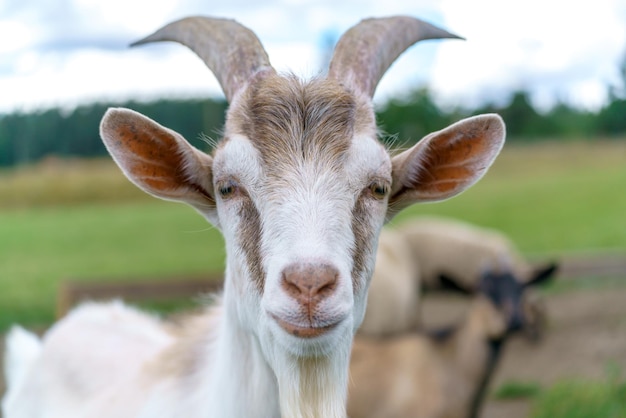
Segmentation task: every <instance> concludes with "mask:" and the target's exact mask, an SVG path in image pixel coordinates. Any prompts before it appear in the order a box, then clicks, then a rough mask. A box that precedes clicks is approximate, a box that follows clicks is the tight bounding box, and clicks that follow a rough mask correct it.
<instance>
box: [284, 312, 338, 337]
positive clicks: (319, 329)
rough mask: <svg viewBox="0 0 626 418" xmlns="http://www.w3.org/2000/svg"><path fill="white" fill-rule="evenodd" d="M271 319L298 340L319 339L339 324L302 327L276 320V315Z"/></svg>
mask: <svg viewBox="0 0 626 418" xmlns="http://www.w3.org/2000/svg"><path fill="white" fill-rule="evenodd" d="M272 317H273V318H274V320H275V321H276V323H277V324H278V325H279V326H280V327H281V328H282V329H283V330H285V331H287V332H288V333H289V334H291V335H293V336H294V337H298V338H315V337H319V336H321V335H323V334H326V333H327V332H328V331H330V330H332V329H333V328H335V327H336V326H337V325H338V324H339V322H335V323H333V324H330V325H324V326H313V325H312V326H302V325H296V324H293V323H291V322H287V321H285V320H283V319H280V318H278V317H277V316H276V315H272Z"/></svg>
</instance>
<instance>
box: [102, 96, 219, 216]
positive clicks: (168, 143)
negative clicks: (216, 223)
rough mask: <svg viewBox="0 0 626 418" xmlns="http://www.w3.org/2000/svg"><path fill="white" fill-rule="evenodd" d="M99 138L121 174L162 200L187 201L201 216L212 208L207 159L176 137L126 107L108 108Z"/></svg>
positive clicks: (181, 138)
mask: <svg viewBox="0 0 626 418" xmlns="http://www.w3.org/2000/svg"><path fill="white" fill-rule="evenodd" d="M100 136H101V137H102V140H103V141H104V145H105V146H106V148H107V150H108V151H109V153H110V154H111V156H112V157H113V159H114V160H115V162H116V163H117V165H118V166H119V167H120V168H121V169H122V171H123V172H124V174H125V175H126V177H128V178H129V179H130V181H132V182H133V183H134V184H135V185H137V186H138V187H139V188H140V189H142V190H143V191H145V192H147V193H149V194H151V195H153V196H156V197H159V198H161V199H167V200H176V201H181V202H185V203H188V204H190V205H192V206H193V207H195V208H196V209H198V210H199V211H200V212H202V213H203V214H205V215H208V216H210V215H211V213H210V212H212V211H213V210H214V209H215V199H214V198H213V196H214V195H213V186H212V179H211V166H212V159H211V157H209V156H208V155H206V154H204V153H202V152H200V151H198V150H197V149H196V148H194V147H193V146H191V144H189V143H188V142H187V141H186V140H185V139H184V138H183V137H182V136H181V135H179V134H178V133H176V132H174V131H172V130H170V129H167V128H165V127H163V126H161V125H159V124H158V123H156V122H154V121H153V120H151V119H149V118H147V117H145V116H143V115H141V114H139V113H137V112H134V111H132V110H129V109H121V108H118V109H109V110H107V112H106V114H105V115H104V117H103V118H102V122H101V123H100Z"/></svg>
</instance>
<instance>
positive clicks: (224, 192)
mask: <svg viewBox="0 0 626 418" xmlns="http://www.w3.org/2000/svg"><path fill="white" fill-rule="evenodd" d="M217 190H218V191H219V193H220V196H222V199H228V198H229V197H231V196H233V195H234V194H235V191H236V190H237V185H236V184H235V182H233V181H232V180H228V181H225V182H223V183H220V184H219V185H218V187H217Z"/></svg>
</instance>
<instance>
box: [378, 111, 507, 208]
mask: <svg viewBox="0 0 626 418" xmlns="http://www.w3.org/2000/svg"><path fill="white" fill-rule="evenodd" d="M504 137H505V127H504V122H503V121H502V118H500V116H498V115H495V114H489V115H481V116H474V117H471V118H467V119H464V120H462V121H460V122H457V123H455V124H454V125H451V126H449V127H447V128H445V129H443V130H441V131H439V132H435V133H432V134H430V135H428V136H426V137H425V138H423V139H422V140H421V141H419V142H418V143H417V144H416V145H415V146H413V147H412V148H410V149H408V150H406V151H404V152H403V153H401V154H399V155H397V156H395V157H394V158H393V159H392V167H393V168H392V170H393V173H392V176H393V180H392V181H393V184H392V192H391V197H390V199H389V209H388V211H387V212H388V213H387V218H388V219H391V218H392V217H393V216H394V215H395V214H396V213H398V212H399V211H400V210H402V209H404V208H405V207H407V206H409V205H412V204H413V203H417V202H434V201H438V200H444V199H447V198H449V197H452V196H454V195H457V194H459V193H461V192H462V191H464V190H466V189H468V188H469V187H470V186H472V185H473V184H474V183H476V182H477V181H478V180H479V179H480V178H481V177H482V176H483V175H484V174H485V173H486V172H487V169H488V168H489V166H490V165H491V163H493V161H494V159H495V158H496V156H497V155H498V153H499V152H500V150H501V149H502V146H503V145H504Z"/></svg>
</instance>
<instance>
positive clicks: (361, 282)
mask: <svg viewBox="0 0 626 418" xmlns="http://www.w3.org/2000/svg"><path fill="white" fill-rule="evenodd" d="M451 37H454V36H453V35H450V34H449V33H447V32H445V31H443V30H441V29H438V28H436V27H434V26H431V25H429V24H427V23H425V22H422V21H420V20H417V19H413V18H410V17H402V16H399V17H391V18H382V19H368V20H364V21H362V22H361V23H359V24H357V25H356V26H354V27H353V28H351V29H350V30H349V31H348V32H347V33H346V34H344V35H343V36H342V38H341V39H340V40H339V43H338V45H337V47H336V49H335V52H334V55H333V57H332V60H331V63H330V68H329V71H328V75H327V77H325V78H316V79H313V80H311V81H301V80H299V79H297V78H296V77H295V76H292V75H280V74H278V73H277V72H276V71H275V70H274V69H273V68H272V67H271V65H270V63H269V60H268V57H267V54H266V53H265V51H264V50H263V47H262V46H261V43H260V42H259V40H258V39H257V37H256V36H255V35H254V34H253V33H252V32H251V31H250V30H248V29H247V28H245V27H243V26H241V25H240V24H238V23H236V22H234V21H232V20H224V19H215V18H206V17H192V18H186V19H182V20H180V21H177V22H174V23H171V24H169V25H167V26H165V27H164V28H162V29H160V30H159V31H157V32H156V33H155V34H153V35H151V36H149V37H147V38H146V39H144V40H142V41H140V42H139V43H145V42H153V41H165V40H170V41H177V42H180V43H182V44H184V45H186V46H188V47H190V48H191V49H192V50H193V51H194V52H196V53H197V54H198V55H199V56H200V57H201V58H202V59H203V60H204V62H205V63H206V64H207V66H208V67H209V68H210V69H211V70H212V71H213V72H214V73H215V75H216V76H217V78H218V80H219V82H220V84H221V86H222V88H223V90H224V92H225V94H226V98H227V99H228V101H229V102H230V108H229V110H228V113H227V118H226V124H225V129H224V137H223V139H222V140H221V142H220V143H219V145H218V146H217V147H216V149H215V150H214V152H213V154H212V155H207V154H204V153H202V152H200V151H198V150H197V149H195V148H193V147H192V146H191V145H189V143H188V142H187V141H186V140H185V139H183V138H182V137H181V136H180V135H179V134H177V133H176V132H173V131H171V130H169V129H167V128H165V127H163V126H161V125H159V124H157V123H156V122H154V121H152V120H150V119H148V118H146V117H144V116H142V115H140V114H138V113H135V112H133V111H131V110H127V109H110V110H109V111H108V112H107V113H106V115H105V116H104V118H103V120H102V124H101V135H102V138H103V140H104V142H105V145H106V147H107V149H108V150H109V152H110V153H111V155H112V156H113V158H114V160H115V161H116V162H117V164H118V165H119V166H120V168H121V169H122V171H123V172H124V173H125V174H126V176H127V177H128V178H129V179H130V180H131V181H132V182H133V183H135V184H136V185H137V186H138V187H140V188H141V189H143V190H144V191H146V192H148V193H150V194H152V195H154V196H157V197H160V198H163V199H169V200H176V201H181V202H185V203H187V204H189V205H191V206H193V207H194V208H195V209H196V210H197V211H198V212H200V213H201V214H202V215H203V216H204V217H205V218H206V219H207V220H209V221H210V222H211V223H212V224H213V225H215V226H216V227H217V228H219V229H220V230H221V232H222V233H223V235H224V239H225V243H226V253H227V256H226V272H225V285H224V293H223V296H222V297H221V298H220V299H219V301H218V303H217V304H216V305H215V307H212V308H208V310H207V312H206V313H205V314H204V315H203V316H201V317H200V318H196V319H195V320H194V321H192V323H190V324H188V325H187V331H186V332H184V333H183V335H182V336H172V335H171V334H168V333H167V332H165V331H164V330H163V327H162V325H161V324H160V323H159V322H158V321H157V320H156V319H153V318H151V317H148V316H146V315H143V314H140V313H139V312H136V311H134V310H132V309H130V308H127V307H125V306H123V305H121V304H117V303H114V304H101V305H95V304H94V305H86V306H83V307H79V308H77V309H76V310H74V311H73V312H72V313H70V314H69V315H68V316H67V317H66V318H65V319H63V320H61V321H60V322H59V323H57V324H56V325H54V326H53V327H52V329H51V330H50V331H49V332H48V333H47V334H46V335H45V336H44V337H43V341H42V342H41V347H39V352H38V353H37V354H36V355H33V356H31V358H30V361H23V362H18V363H19V364H24V363H28V364H29V366H28V367H26V366H24V367H22V369H21V370H15V369H12V370H13V378H12V381H11V382H10V384H11V386H10V387H9V391H8V394H7V396H6V398H5V399H4V402H3V408H4V412H5V418H22V417H34V416H37V417H63V418H72V417H89V418H97V417H116V418H120V417H187V418H191V417H209V416H212V417H218V418H226V417H227V418H236V417H264V418H266V417H274V418H275V417H279V416H283V417H285V418H298V417H320V418H321V417H324V418H333V417H345V416H346V412H345V411H346V396H347V384H348V367H349V357H350V349H351V345H352V339H353V335H354V333H355V331H356V329H357V328H358V327H359V325H360V324H361V321H362V319H363V315H364V312H365V302H366V296H367V289H368V285H369V280H370V277H371V274H372V270H373V266H374V258H375V252H376V245H377V240H378V234H379V231H380V228H381V227H382V225H383V222H384V220H385V219H390V218H391V217H393V216H394V214H396V213H397V212H398V211H400V210H401V209H403V208H405V207H406V206H409V205H411V204H413V203H415V202H423V201H426V202H427V201H436V200H442V199H446V198H449V197H451V196H453V195H456V194H458V193H460V192H462V191H463V190H465V189H467V188H468V187H469V186H471V185H472V184H474V183H475V182H476V181H477V180H478V179H479V178H480V177H481V176H482V175H483V174H484V173H485V172H486V170H487V168H488V167H489V166H490V165H491V163H492V161H493V160H494V158H495V157H496V155H497V154H498V153H499V151H500V149H501V147H502V145H503V142H504V135H505V132H504V124H503V122H502V120H501V119H500V118H499V117H498V116H496V115H483V116H477V117H473V118H469V119H466V120H463V121H461V122H458V123H456V124H454V125H452V126H450V127H448V128H446V129H444V130H442V131H439V132H436V133H433V134H430V135H428V136H427V137H426V138H424V139H423V140H422V141H420V142H419V143H418V144H416V145H415V146H414V147H412V148H410V149H408V150H406V151H405V152H403V153H401V154H399V155H397V156H394V157H393V158H392V157H390V156H389V154H388V152H387V151H386V150H385V148H384V146H383V145H382V144H381V143H380V142H379V141H378V140H377V129H376V123H375V117H374V110H373V107H372V101H371V98H372V96H373V94H374V90H375V88H376V85H377V83H378V81H379V80H380V78H381V77H382V76H383V74H384V72H385V71H386V70H387V68H388V67H389V66H390V65H391V63H392V62H393V61H394V60H395V59H396V58H397V57H398V56H399V55H400V54H401V53H402V52H403V51H404V50H405V49H407V48H408V47H409V46H411V45H412V44H414V43H415V42H417V41H419V40H421V39H434V38H451ZM20 335H22V336H23V333H21V332H17V331H16V332H14V333H12V334H11V335H9V342H8V347H9V351H10V352H9V353H8V354H9V355H8V358H14V357H13V356H15V355H17V356H19V353H18V354H16V352H18V351H19V346H20V343H21V341H23V340H24V339H23V338H22V339H21V338H20ZM27 340H28V339H27ZM30 343H32V340H28V341H24V344H26V345H28V344H30Z"/></svg>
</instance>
